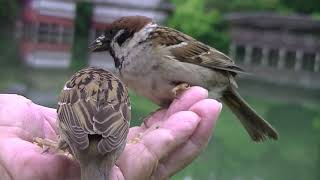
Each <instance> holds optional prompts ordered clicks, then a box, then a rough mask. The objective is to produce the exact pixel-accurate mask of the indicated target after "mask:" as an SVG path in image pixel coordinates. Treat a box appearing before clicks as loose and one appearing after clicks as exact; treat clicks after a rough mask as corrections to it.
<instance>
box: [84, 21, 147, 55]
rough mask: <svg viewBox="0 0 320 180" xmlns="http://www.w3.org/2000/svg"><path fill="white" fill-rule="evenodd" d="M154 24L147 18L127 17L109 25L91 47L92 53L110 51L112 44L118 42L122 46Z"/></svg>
mask: <svg viewBox="0 0 320 180" xmlns="http://www.w3.org/2000/svg"><path fill="white" fill-rule="evenodd" d="M150 22H152V19H151V18H148V17H145V16H125V17H122V18H119V19H117V20H115V21H113V22H112V23H110V24H108V25H107V26H106V28H105V31H104V34H103V35H101V36H100V37H98V38H97V39H96V40H95V41H94V42H93V43H92V44H91V45H90V47H89V49H90V50H91V51H92V52H99V51H109V50H110V48H111V43H112V42H116V43H118V45H119V46H121V45H122V44H123V43H124V42H125V41H127V40H129V39H131V38H132V37H133V35H134V33H135V32H138V31H140V30H141V29H142V28H143V27H144V26H145V25H147V24H148V23H150Z"/></svg>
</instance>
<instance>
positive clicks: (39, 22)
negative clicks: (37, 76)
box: [17, 0, 170, 68]
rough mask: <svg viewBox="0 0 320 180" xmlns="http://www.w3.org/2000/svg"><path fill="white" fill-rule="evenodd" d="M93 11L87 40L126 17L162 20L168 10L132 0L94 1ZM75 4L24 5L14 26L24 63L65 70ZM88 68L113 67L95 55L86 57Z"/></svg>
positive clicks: (44, 1)
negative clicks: (143, 16) (19, 38)
mask: <svg viewBox="0 0 320 180" xmlns="http://www.w3.org/2000/svg"><path fill="white" fill-rule="evenodd" d="M92 2H93V3H94V5H95V6H94V10H93V19H92V22H93V23H92V27H90V39H91V40H93V39H94V38H95V37H96V36H97V35H99V34H100V33H101V32H102V31H103V28H104V27H105V25H106V24H107V23H109V22H111V21H113V20H114V19H116V18H119V17H121V16H127V15H137V14H139V15H145V16H149V17H152V18H154V19H156V20H158V21H160V22H161V21H162V20H164V19H165V17H166V16H167V14H168V11H169V10H170V7H169V6H167V5H166V4H163V3H161V1H160V0H150V1H146V2H143V3H142V4H141V1H138V0H134V1H130V0H119V1H117V2H113V1H111V0H104V1H102V0H93V1H92ZM75 9H76V3H75V1H62V0H30V1H27V2H26V3H25V4H24V5H23V13H22V15H21V19H20V20H19V22H18V23H17V30H18V34H20V35H21V43H20V50H21V55H22V57H23V61H24V63H25V64H27V65H28V66H31V67H35V68H67V67H68V66H69V64H70V59H71V51H70V50H71V48H72V42H73V31H74V19H75ZM89 58H90V59H89V64H90V65H96V66H97V65H99V66H102V67H105V68H108V67H110V68H111V67H113V64H112V63H113V61H112V60H111V57H109V58H110V61H106V58H108V57H106V55H105V54H103V55H101V54H99V53H97V54H96V53H95V54H91V55H90V57H89Z"/></svg>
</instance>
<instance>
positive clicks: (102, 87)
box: [57, 67, 131, 180]
mask: <svg viewBox="0 0 320 180" xmlns="http://www.w3.org/2000/svg"><path fill="white" fill-rule="evenodd" d="M57 111H58V126H59V130H60V141H59V145H58V148H60V149H63V148H66V149H68V150H69V151H70V153H71V154H72V155H73V156H74V157H75V159H77V160H78V161H79V162H80V168H81V179H82V180H91V179H94V180H106V179H109V176H110V172H111V169H112V167H113V166H114V164H115V161H116V160H117V159H118V157H119V155H120V154H121V153H122V151H123V149H124V147H125V145H126V140H127V135H128V131H129V123H130V116H131V110H130V101H129V97H128V92H127V89H126V86H125V84H123V83H122V82H121V81H120V80H119V79H118V78H117V77H115V76H114V75H113V74H111V73H110V72H108V71H105V70H103V69H98V68H93V67H90V68H86V69H82V70H80V71H78V72H77V73H75V74H74V75H73V76H72V77H71V79H70V80H69V81H68V82H67V83H66V84H65V86H64V88H63V90H62V92H61V94H60V98H59V103H58V110H57Z"/></svg>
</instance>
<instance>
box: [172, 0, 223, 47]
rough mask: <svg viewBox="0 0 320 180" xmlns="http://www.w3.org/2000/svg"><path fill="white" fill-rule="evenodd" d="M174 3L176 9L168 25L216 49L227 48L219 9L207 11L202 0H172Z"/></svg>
mask: <svg viewBox="0 0 320 180" xmlns="http://www.w3.org/2000/svg"><path fill="white" fill-rule="evenodd" d="M174 3H175V4H176V9H175V12H174V14H173V16H172V17H171V18H169V21H168V26H170V27H173V28H176V29H178V30H180V31H183V32H184V33H186V34H188V35H191V36H193V37H194V38H196V39H198V40H200V41H202V42H204V43H206V44H209V45H212V46H214V47H216V48H218V49H222V50H226V49H227V42H228V36H227V33H226V32H225V31H224V29H225V24H224V23H223V21H222V16H221V14H220V12H219V11H217V10H210V11H207V10H206V8H205V5H206V4H205V1H204V0H189V1H182V0H174Z"/></svg>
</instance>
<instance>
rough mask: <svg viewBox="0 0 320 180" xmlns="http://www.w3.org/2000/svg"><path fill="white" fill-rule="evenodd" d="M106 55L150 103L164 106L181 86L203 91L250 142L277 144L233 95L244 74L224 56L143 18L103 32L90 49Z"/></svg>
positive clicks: (268, 129)
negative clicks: (231, 115)
mask: <svg viewBox="0 0 320 180" xmlns="http://www.w3.org/2000/svg"><path fill="white" fill-rule="evenodd" d="M90 48H91V49H92V51H94V52H95V51H109V52H110V54H111V55H112V56H113V59H114V61H115V65H116V68H117V69H118V71H119V74H120V78H121V79H122V80H123V81H124V82H125V83H126V84H127V85H128V87H129V88H132V89H133V90H135V91H136V92H137V93H138V94H140V95H142V96H145V97H146V98H148V99H150V100H151V101H153V102H154V103H156V104H158V105H160V106H162V107H167V106H168V105H169V104H170V103H171V102H172V100H173V99H174V98H175V97H176V92H177V91H179V90H181V89H182V90H183V89H185V87H186V85H185V84H188V85H191V86H202V87H204V88H206V89H208V90H209V91H210V97H211V98H215V99H220V100H222V101H223V102H224V103H225V104H226V105H227V106H229V108H230V109H231V110H232V111H233V113H234V114H235V115H236V116H237V117H238V118H239V119H240V121H241V123H242V124H243V126H244V127H245V129H246V130H247V132H248V134H249V135H250V137H251V138H252V140H254V141H263V140H265V139H267V138H271V139H277V138H278V134H277V132H276V130H274V129H273V127H272V126H271V125H270V124H269V123H268V122H267V121H265V120H264V119H263V118H262V117H261V116H259V115H258V114H257V113H256V112H255V111H254V110H253V109H252V108H251V107H250V106H249V105H248V104H247V103H246V102H245V101H244V99H242V97H241V96H240V95H239V94H238V93H237V92H236V88H237V83H236V81H235V76H236V75H237V74H238V73H243V72H244V71H243V70H242V69H241V68H239V67H238V66H236V65H235V63H234V62H233V61H232V60H231V59H230V58H229V57H228V56H226V55H225V54H223V53H221V52H220V51H218V50H216V49H214V48H212V47H210V46H207V45H205V44H203V43H201V42H199V41H197V40H195V39H193V38H192V37H190V36H188V35H186V34H183V33H182V32H179V31H177V30H174V29H171V28H168V27H164V26H159V25H157V24H156V23H154V22H152V19H150V18H148V17H143V16H128V17H122V18H120V19H118V20H116V21H114V22H112V23H111V24H110V25H109V26H107V27H106V30H105V33H104V35H102V36H100V37H99V38H98V39H97V40H96V41H95V42H94V43H93V44H92V45H91V47H90Z"/></svg>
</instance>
